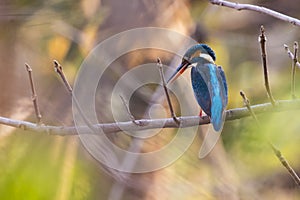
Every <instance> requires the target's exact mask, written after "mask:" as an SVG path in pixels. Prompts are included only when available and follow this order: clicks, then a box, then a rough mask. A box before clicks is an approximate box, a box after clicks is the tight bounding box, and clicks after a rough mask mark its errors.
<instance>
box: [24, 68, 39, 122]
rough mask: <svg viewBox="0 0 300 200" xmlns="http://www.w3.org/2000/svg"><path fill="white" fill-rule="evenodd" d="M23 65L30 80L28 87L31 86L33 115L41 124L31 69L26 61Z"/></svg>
mask: <svg viewBox="0 0 300 200" xmlns="http://www.w3.org/2000/svg"><path fill="white" fill-rule="evenodd" d="M25 67H26V70H27V72H28V76H29V82H30V88H31V94H32V96H31V100H32V102H33V107H34V111H35V116H36V119H37V124H38V125H39V124H41V120H42V115H41V113H40V109H39V105H38V99H37V94H36V91H35V87H34V82H33V77H32V69H31V67H30V66H29V65H28V64H27V63H25Z"/></svg>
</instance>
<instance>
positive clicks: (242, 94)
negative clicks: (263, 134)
mask: <svg viewBox="0 0 300 200" xmlns="http://www.w3.org/2000/svg"><path fill="white" fill-rule="evenodd" d="M240 95H241V96H242V98H243V101H244V104H245V106H246V107H247V109H248V110H249V113H250V114H251V116H252V117H253V119H254V120H255V122H256V124H257V125H258V126H260V125H259V121H258V119H257V117H256V115H255V113H254V112H253V110H252V108H251V104H250V101H249V99H248V98H247V96H246V94H245V93H244V91H242V90H241V91H240Z"/></svg>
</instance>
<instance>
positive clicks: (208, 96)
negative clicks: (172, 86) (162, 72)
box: [168, 44, 228, 157]
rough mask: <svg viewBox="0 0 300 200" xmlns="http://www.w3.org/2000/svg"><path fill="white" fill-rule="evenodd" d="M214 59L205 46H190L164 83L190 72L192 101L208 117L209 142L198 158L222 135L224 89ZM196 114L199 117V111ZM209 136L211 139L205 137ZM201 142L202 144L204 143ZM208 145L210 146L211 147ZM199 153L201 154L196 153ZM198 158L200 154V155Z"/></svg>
mask: <svg viewBox="0 0 300 200" xmlns="http://www.w3.org/2000/svg"><path fill="white" fill-rule="evenodd" d="M215 60H216V55H215V53H214V51H213V50H212V49H211V48H210V47H209V46H208V45H206V44H197V45H194V46H192V47H191V48H190V49H188V50H187V52H186V53H185V54H184V56H183V58H182V62H181V64H180V66H179V67H178V68H177V69H176V71H175V73H174V74H173V75H172V76H171V77H170V79H169V80H168V83H169V82H172V81H174V80H175V79H176V78H177V77H178V76H180V75H181V74H182V73H183V72H184V71H185V70H186V69H187V68H189V67H192V69H191V80H192V87H193V90H194V95H195V98H196V100H197V102H198V104H199V105H200V107H201V109H202V110H203V111H204V112H205V113H206V114H207V115H208V116H209V117H210V121H211V124H212V126H213V128H212V129H209V131H210V130H211V131H210V132H209V133H208V134H207V137H211V138H213V139H211V138H208V139H210V142H209V143H210V144H209V147H207V148H206V149H205V153H202V155H200V157H203V155H204V154H205V155H206V154H207V153H209V152H207V151H210V150H211V149H212V148H213V146H214V144H215V143H216V142H217V139H218V138H219V135H220V133H221V132H222V129H223V125H224V121H225V109H226V106H227V103H228V88H227V82H226V78H225V74H224V71H223V70H222V68H221V67H220V66H217V65H216V64H215ZM200 113H202V112H201V111H200ZM209 134H211V135H212V136H209ZM204 142H205V140H204ZM211 145H213V146H212V147H211ZM200 151H201V150H200ZM200 154H201V152H200Z"/></svg>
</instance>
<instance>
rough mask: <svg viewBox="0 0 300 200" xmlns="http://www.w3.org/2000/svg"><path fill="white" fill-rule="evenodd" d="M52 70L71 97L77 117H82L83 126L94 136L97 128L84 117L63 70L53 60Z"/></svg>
mask: <svg viewBox="0 0 300 200" xmlns="http://www.w3.org/2000/svg"><path fill="white" fill-rule="evenodd" d="M53 62H54V70H55V72H56V73H58V75H59V76H60V78H61V79H62V81H63V83H64V86H65V87H66V89H67V91H68V92H69V94H70V95H71V97H72V99H73V102H74V104H75V106H76V108H77V110H78V112H79V115H80V116H81V117H82V119H83V121H84V122H85V124H86V125H87V126H88V127H89V128H90V129H91V130H92V131H93V132H94V133H95V134H96V133H97V132H98V130H97V127H95V126H94V125H93V124H92V123H91V122H90V121H89V120H88V118H87V117H86V116H85V114H84V112H83V111H82V109H81V107H80V105H79V102H78V101H77V99H76V98H75V96H74V95H73V89H72V87H71V85H70V84H69V82H68V80H67V78H66V76H65V74H64V72H63V68H62V66H61V65H60V64H59V63H58V62H57V61H56V60H54V61H53Z"/></svg>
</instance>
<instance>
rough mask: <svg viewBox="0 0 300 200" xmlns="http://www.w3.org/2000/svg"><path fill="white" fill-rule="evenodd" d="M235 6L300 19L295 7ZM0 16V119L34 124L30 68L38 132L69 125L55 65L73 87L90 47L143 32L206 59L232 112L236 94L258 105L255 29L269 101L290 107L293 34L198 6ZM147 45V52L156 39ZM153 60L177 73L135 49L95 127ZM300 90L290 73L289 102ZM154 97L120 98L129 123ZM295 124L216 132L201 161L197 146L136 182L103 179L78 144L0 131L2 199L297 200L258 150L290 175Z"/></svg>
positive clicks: (249, 124)
mask: <svg viewBox="0 0 300 200" xmlns="http://www.w3.org/2000/svg"><path fill="white" fill-rule="evenodd" d="M239 2H240V3H253V4H257V5H261V6H265V7H268V8H271V9H274V10H276V11H279V12H282V13H285V14H288V15H290V16H293V17H296V18H300V15H299V13H300V5H299V2H298V1H296V0H287V1H280V0H273V1H267V0H260V1H259V0H247V1H246V0H240V1H239ZM0 10H1V12H0V27H1V29H0V60H1V65H0V91H1V93H0V115H1V116H4V117H9V118H13V119H20V120H28V121H32V122H35V116H34V110H33V106H32V102H31V98H30V96H31V94H30V88H29V82H28V76H27V72H26V71H25V66H24V63H28V64H29V65H30V66H31V67H32V69H33V73H34V74H33V75H34V80H35V85H36V89H37V93H38V97H39V102H40V109H41V112H42V116H43V118H42V120H43V123H45V124H50V125H59V126H71V125H73V121H72V109H71V106H72V105H71V98H70V97H69V95H68V93H67V92H66V90H65V88H64V87H63V85H62V83H61V81H60V80H59V78H58V77H57V75H56V74H55V72H54V71H53V60H54V59H56V60H58V61H59V62H60V63H61V64H62V65H63V67H64V71H65V73H66V76H67V78H68V80H69V81H70V82H71V83H73V81H74V80H75V78H76V73H77V70H79V67H80V65H81V63H82V62H83V60H84V58H85V57H86V56H87V55H88V53H89V52H90V51H91V50H92V49H93V47H95V46H96V45H97V44H98V43H100V42H101V41H103V40H105V39H107V38H109V37H110V36H113V35H114V34H117V33H120V32H122V31H126V30H129V29H132V28H137V27H149V26H151V27H163V28H168V29H171V30H174V31H177V32H180V33H182V34H186V35H189V36H191V37H192V38H194V39H195V40H196V41H198V42H201V43H207V44H209V45H210V46H211V47H212V48H213V49H214V50H215V52H216V54H217V64H218V65H222V66H223V68H224V70H225V73H226V75H227V81H228V86H229V105H228V108H229V109H230V108H236V107H242V106H243V103H242V99H241V97H240V96H239V91H240V90H244V91H245V93H246V94H247V96H248V98H249V99H250V101H251V103H252V104H259V103H265V102H268V98H267V95H266V91H265V89H264V83H263V74H262V67H261V55H260V48H259V43H258V36H259V34H260V31H259V30H260V26H261V25H264V27H265V30H266V35H267V39H268V40H267V56H268V66H269V74H270V83H271V88H272V92H273V95H274V97H275V99H291V92H290V91H291V90H290V87H291V84H290V82H291V79H290V78H291V60H290V59H289V58H288V56H287V54H286V52H285V51H284V48H283V45H284V44H287V45H289V46H290V48H291V49H293V48H292V47H293V43H294V41H298V42H299V41H300V40H299V39H300V34H299V33H300V29H299V27H296V26H293V25H291V24H289V23H286V22H283V21H279V20H277V19H274V18H272V17H269V16H266V15H263V14H259V13H255V12H250V11H236V10H233V9H229V8H225V7H219V6H213V5H211V4H209V3H208V1H205V0H198V1H197V0H176V1H172V0H165V1H158V0H142V1H141V0H140V1H138V0H123V1H118V0H102V1H101V0H80V1H68V0H49V1H37V0H31V1H28V0H14V1H8V0H0ZM147 39H148V41H149V43H151V42H153V41H154V40H157V36H153V38H147ZM174 42H176V41H174ZM178 45H180V44H178ZM183 51H184V50H183ZM157 56H159V57H160V58H161V59H162V61H163V63H164V64H166V65H169V64H171V63H174V59H177V60H176V61H178V62H179V58H178V56H177V57H176V55H172V54H170V53H168V52H164V51H161V50H151V49H145V50H138V51H134V52H130V53H128V54H126V55H123V56H121V57H120V58H119V59H117V60H116V61H115V62H114V63H112V65H111V67H110V68H109V70H107V71H106V72H105V76H104V77H103V78H101V80H100V82H99V87H98V88H99V91H97V96H96V101H97V114H98V118H99V121H100V122H113V121H114V119H113V117H112V113H111V111H110V93H111V90H112V89H113V86H114V84H115V83H116V82H117V80H118V79H119V78H120V77H121V76H122V74H124V73H125V72H126V71H128V70H130V69H132V68H134V67H135V66H137V65H140V64H144V63H148V62H155V60H156V57H157ZM175 63H176V62H175ZM177 64H178V63H176V65H177ZM186 76H187V77H188V76H189V74H188V73H186ZM141 78H142V77H141ZM299 84H300V77H299V75H298V74H297V75H296V95H298V96H299V95H300V89H299V87H297V85H299ZM100 89H101V91H100ZM156 89H157V86H147V87H146V88H141V89H140V91H138V92H136V93H135V94H134V95H133V97H132V98H131V99H130V102H129V107H130V110H131V112H132V113H133V114H134V116H135V117H136V118H137V119H138V118H148V117H149V116H148V114H147V108H149V106H150V105H151V104H153V103H155V102H154V101H153V99H152V97H153V94H155V93H156V92H155V91H156ZM191 96H192V94H191ZM187 98H190V96H189V94H188V95H187ZM191 98H193V97H191ZM151 99H152V100H151ZM175 101H176V99H174V102H175ZM166 105H167V104H166V102H163V106H165V107H166ZM166 108H167V107H166ZM177 114H178V115H179V114H180V113H177ZM159 116H160V113H157V117H159ZM298 116H299V110H297V109H295V111H289V112H281V113H266V114H261V115H259V116H258V119H259V121H260V123H261V126H260V128H258V127H257V126H256V124H255V122H254V121H253V119H251V118H244V119H240V120H235V121H230V122H226V123H225V127H224V130H223V132H222V140H221V141H219V143H218V144H217V146H216V147H215V148H214V150H213V152H211V154H210V155H209V156H208V157H206V158H205V159H202V160H199V159H198V150H199V147H200V145H201V142H202V139H201V137H196V139H195V141H194V143H193V144H192V145H191V147H190V148H189V149H188V150H187V152H186V153H185V154H184V155H183V156H182V157H181V158H180V159H179V160H177V161H176V162H175V163H173V164H172V165H170V166H168V167H166V168H164V169H161V170H159V171H155V172H151V173H146V174H122V173H119V172H117V171H113V170H111V169H105V170H103V166H101V164H99V163H98V162H97V161H96V160H94V159H93V157H92V156H91V155H90V154H89V153H88V152H87V151H86V150H85V148H84V147H83V146H82V145H81V143H80V140H79V139H78V137H77V136H66V137H61V136H50V135H46V134H44V135H43V134H37V133H33V132H25V131H22V130H15V129H11V128H9V127H6V126H3V125H0V166H1V167H0V177H1V178H0V198H1V199H299V198H300V193H299V190H298V188H297V187H296V186H295V183H294V182H293V180H292V178H291V177H290V176H289V174H288V173H287V171H286V169H285V168H284V167H283V166H282V165H281V163H280V162H279V161H278V159H277V158H276V156H275V155H274V153H273V152H272V150H271V149H270V148H269V146H268V145H267V140H270V141H271V142H273V143H274V144H275V145H276V146H277V147H278V148H279V149H280V150H281V152H282V153H283V155H284V156H285V157H286V159H287V160H288V161H289V163H290V164H291V165H292V167H294V169H295V170H296V171H297V172H298V173H300V159H299V158H300V151H299V148H298V146H299V142H300V135H299V131H300V123H299V119H298ZM175 133H176V129H165V130H163V131H162V133H159V134H158V135H157V136H155V137H153V138H151V139H149V140H148V141H147V142H145V143H144V144H143V146H142V147H140V148H139V150H138V151H140V152H148V151H153V150H157V149H159V148H161V147H162V146H163V145H164V144H166V143H168V142H169V141H170V140H171V139H172V138H173V137H174V134H175ZM199 135H201V134H199ZM109 137H110V139H111V141H113V142H114V143H116V144H118V145H119V146H122V147H123V148H125V149H126V148H128V146H130V142H133V140H132V138H130V137H128V136H124V135H123V134H122V133H117V134H112V135H110V136H109Z"/></svg>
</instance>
